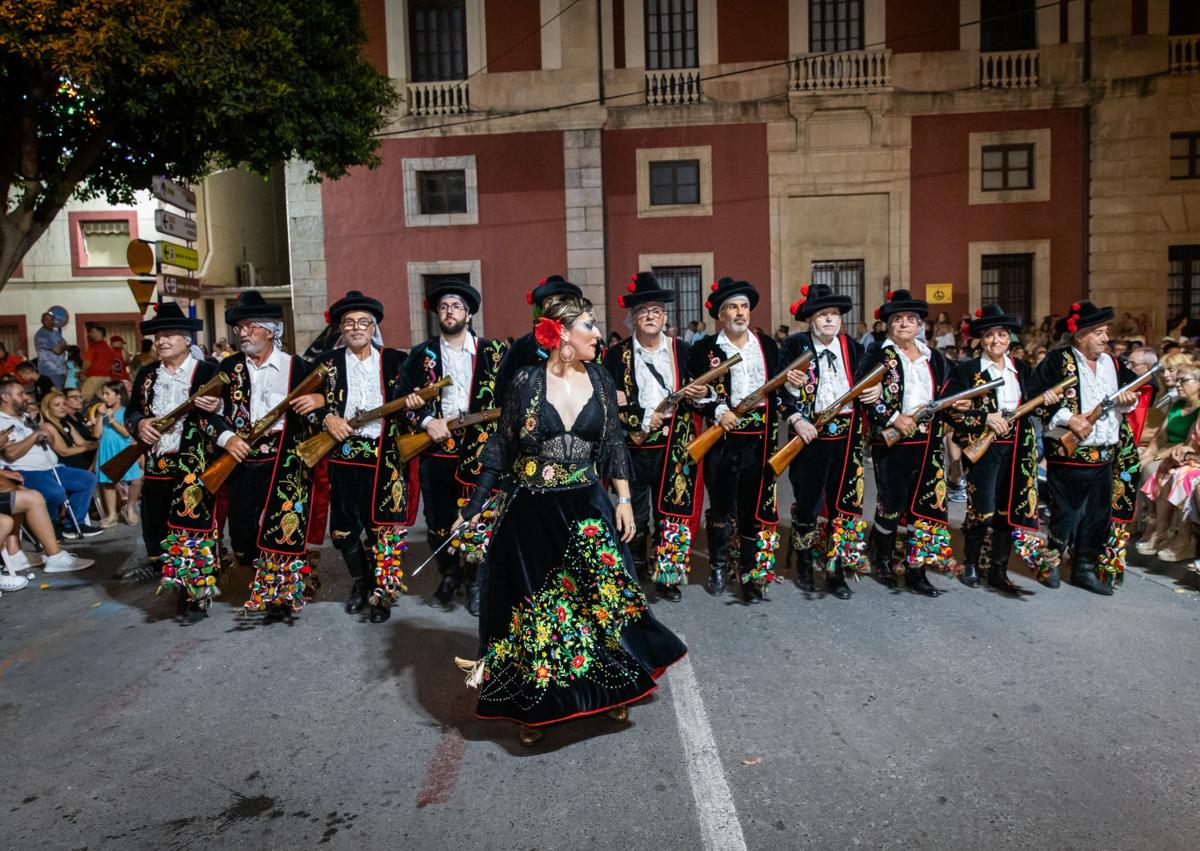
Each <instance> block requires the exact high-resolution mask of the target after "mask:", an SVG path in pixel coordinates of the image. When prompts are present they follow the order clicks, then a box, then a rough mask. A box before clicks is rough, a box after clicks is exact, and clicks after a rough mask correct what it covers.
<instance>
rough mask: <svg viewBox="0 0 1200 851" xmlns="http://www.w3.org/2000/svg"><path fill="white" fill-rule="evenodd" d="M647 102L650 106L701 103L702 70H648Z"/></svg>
mask: <svg viewBox="0 0 1200 851" xmlns="http://www.w3.org/2000/svg"><path fill="white" fill-rule="evenodd" d="M646 103H647V104H649V105H650V106H679V105H681V104H687V103H700V72H699V71H696V70H692V71H647V72H646Z"/></svg>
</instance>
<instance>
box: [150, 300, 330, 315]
mask: <svg viewBox="0 0 1200 851" xmlns="http://www.w3.org/2000/svg"><path fill="white" fill-rule="evenodd" d="M160 307H162V305H161V304H159V303H158V302H155V303H154V312H155V313H158V309H159V308H160ZM326 313H328V311H326Z"/></svg>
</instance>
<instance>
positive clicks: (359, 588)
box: [346, 576, 367, 615]
mask: <svg viewBox="0 0 1200 851" xmlns="http://www.w3.org/2000/svg"><path fill="white" fill-rule="evenodd" d="M366 605H367V580H366V579H364V578H362V577H361V576H359V577H355V579H354V582H353V584H351V586H350V596H348V597H347V598H346V614H348V615H357V614H358V613H359V612H361V611H362V610H363V609H364V608H366Z"/></svg>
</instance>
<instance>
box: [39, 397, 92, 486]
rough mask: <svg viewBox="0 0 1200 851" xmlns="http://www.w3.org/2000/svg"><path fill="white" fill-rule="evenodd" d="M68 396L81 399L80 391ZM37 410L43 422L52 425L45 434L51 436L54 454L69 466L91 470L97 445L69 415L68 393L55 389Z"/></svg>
mask: <svg viewBox="0 0 1200 851" xmlns="http://www.w3.org/2000/svg"><path fill="white" fill-rule="evenodd" d="M67 393H74V394H75V395H76V396H79V391H78V390H68V391H67ZM80 398H81V399H82V397H80ZM38 407H40V408H41V411H42V422H43V423H45V424H49V425H50V426H51V428H50V429H49V430H48V431H47V432H46V434H47V435H48V436H49V437H50V448H51V449H53V450H54V454H55V455H57V456H58V457H59V459H60V460H61V461H62V462H63V463H64V464H65V465H67V466H68V467H74V468H75V469H76V470H89V469H91V466H92V461H93V460H94V459H95V457H96V445H97V444H96V441H94V440H92V438H91V433H90V432H89V431H85V430H84V429H82V428H80V426H79V425H77V424H76V423H75V421H74V420H73V419H72V418H71V417H70V416H69V414H70V411H69V410H68V409H67V397H66V394H64V393H62V392H60V391H58V390H52V391H50V392H49V393H47V394H46V396H45V397H44V398H43V399H42V401H41V404H40V405H39V406H38Z"/></svg>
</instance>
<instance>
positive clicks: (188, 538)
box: [158, 530, 220, 605]
mask: <svg viewBox="0 0 1200 851" xmlns="http://www.w3.org/2000/svg"><path fill="white" fill-rule="evenodd" d="M162 548H163V554H162V579H161V580H160V582H159V585H158V590H159V591H160V592H161V591H163V590H164V589H166V590H171V589H181V590H182V591H183V592H184V593H185V594H187V600H188V602H189V603H203V602H205V601H208V600H212V598H213V597H215V596H216V594H217V575H218V572H219V570H220V567H219V565H218V562H217V544H216V541H215V540H213V538H212V537H211V536H207V535H198V534H195V533H191V532H184V531H182V530H171V531H170V533H169V534H168V535H167V537H166V538H165V539H164V540H163V544H162ZM205 604H206V605H207V603H205Z"/></svg>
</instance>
